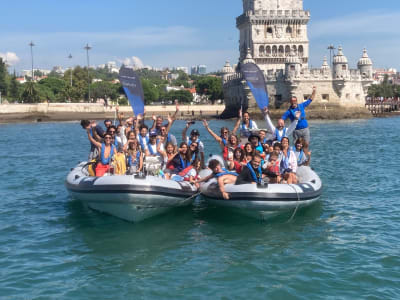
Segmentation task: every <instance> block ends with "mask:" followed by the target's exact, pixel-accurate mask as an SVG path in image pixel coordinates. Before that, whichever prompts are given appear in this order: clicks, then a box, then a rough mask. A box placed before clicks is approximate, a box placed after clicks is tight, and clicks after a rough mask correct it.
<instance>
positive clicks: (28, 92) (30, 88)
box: [21, 81, 40, 103]
mask: <svg viewBox="0 0 400 300" xmlns="http://www.w3.org/2000/svg"><path fill="white" fill-rule="evenodd" d="M21 100H23V101H24V102H25V103H37V102H39V100H40V97H39V93H38V91H37V89H36V86H35V83H34V82H33V81H28V82H27V83H25V89H24V91H23V92H22V95H21Z"/></svg>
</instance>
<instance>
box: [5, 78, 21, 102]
mask: <svg viewBox="0 0 400 300" xmlns="http://www.w3.org/2000/svg"><path fill="white" fill-rule="evenodd" d="M19 95H20V84H19V83H18V81H17V77H16V76H15V73H14V76H13V77H12V78H11V81H10V89H9V90H8V96H9V98H10V99H11V100H13V101H18V100H19Z"/></svg>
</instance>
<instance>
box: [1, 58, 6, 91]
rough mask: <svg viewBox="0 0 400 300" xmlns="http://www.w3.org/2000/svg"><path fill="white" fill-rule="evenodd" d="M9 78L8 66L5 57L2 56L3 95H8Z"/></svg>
mask: <svg viewBox="0 0 400 300" xmlns="http://www.w3.org/2000/svg"><path fill="white" fill-rule="evenodd" d="M7 79H8V78H7V67H6V64H5V63H4V62H3V59H2V58H0V92H1V94H2V95H3V96H6V95H7V91H8V82H7Z"/></svg>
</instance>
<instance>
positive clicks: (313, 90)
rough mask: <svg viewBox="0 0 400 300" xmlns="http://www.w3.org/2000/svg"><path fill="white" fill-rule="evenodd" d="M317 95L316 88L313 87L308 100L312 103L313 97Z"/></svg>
mask: <svg viewBox="0 0 400 300" xmlns="http://www.w3.org/2000/svg"><path fill="white" fill-rule="evenodd" d="M316 94H317V87H316V86H313V88H312V94H311V97H310V100H311V101H313V100H314V99H315V95H316Z"/></svg>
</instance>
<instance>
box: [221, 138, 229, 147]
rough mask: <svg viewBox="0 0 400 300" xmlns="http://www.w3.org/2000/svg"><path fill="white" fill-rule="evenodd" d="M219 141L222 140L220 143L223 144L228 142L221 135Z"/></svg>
mask: <svg viewBox="0 0 400 300" xmlns="http://www.w3.org/2000/svg"><path fill="white" fill-rule="evenodd" d="M221 141H222V143H223V144H224V146H226V144H227V143H228V142H227V141H226V139H224V138H223V137H222V136H221Z"/></svg>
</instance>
